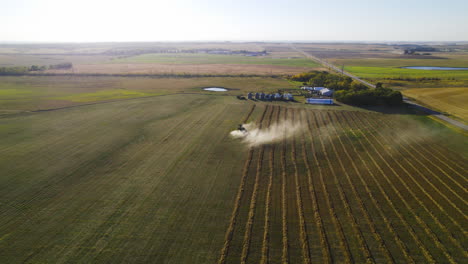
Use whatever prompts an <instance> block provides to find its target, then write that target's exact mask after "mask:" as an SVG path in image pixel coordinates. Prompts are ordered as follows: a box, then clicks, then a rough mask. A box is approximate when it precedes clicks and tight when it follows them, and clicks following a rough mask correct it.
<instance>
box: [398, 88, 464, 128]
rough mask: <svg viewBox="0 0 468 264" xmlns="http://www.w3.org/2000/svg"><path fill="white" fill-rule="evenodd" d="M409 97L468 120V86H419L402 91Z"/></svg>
mask: <svg viewBox="0 0 468 264" xmlns="http://www.w3.org/2000/svg"><path fill="white" fill-rule="evenodd" d="M402 92H403V94H404V95H405V96H407V97H411V98H414V99H416V100H418V101H419V102H421V103H423V104H426V105H430V106H432V107H434V108H435V109H437V110H439V111H441V112H445V113H448V114H450V115H453V116H455V117H457V118H459V119H461V120H465V121H466V120H468V105H467V104H466V102H468V87H458V88H452V87H449V88H417V89H406V90H403V91H402Z"/></svg>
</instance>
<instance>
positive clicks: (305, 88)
mask: <svg viewBox="0 0 468 264" xmlns="http://www.w3.org/2000/svg"><path fill="white" fill-rule="evenodd" d="M301 90H306V91H313V90H314V87H310V86H302V87H301Z"/></svg>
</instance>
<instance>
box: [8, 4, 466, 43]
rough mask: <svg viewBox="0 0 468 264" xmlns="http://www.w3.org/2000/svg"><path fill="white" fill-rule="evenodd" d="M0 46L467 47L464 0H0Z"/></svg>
mask: <svg viewBox="0 0 468 264" xmlns="http://www.w3.org/2000/svg"><path fill="white" fill-rule="evenodd" d="M0 41H2V42H9V41H19V42H21V41H28V42H29V41H33V42H109V41H124V42H129V41H130V42H131V41H468V0H444V1H440V0H437V1H436V0H406V1H400V0H335V1H331V0H79V1H76V0H73V1H70V0H0Z"/></svg>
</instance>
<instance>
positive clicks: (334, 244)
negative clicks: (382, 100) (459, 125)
mask: <svg viewBox="0 0 468 264" xmlns="http://www.w3.org/2000/svg"><path fill="white" fill-rule="evenodd" d="M281 119H288V120H293V122H296V123H301V124H303V125H304V126H305V127H304V130H303V131H302V132H301V133H300V134H299V135H296V137H293V138H291V139H285V140H283V141H282V142H280V143H277V144H269V145H264V146H260V147H257V148H253V149H250V150H249V155H248V158H247V160H246V163H245V165H244V169H243V172H242V184H241V186H240V187H239V192H238V198H237V200H236V201H237V202H236V204H235V207H234V208H235V210H234V212H233V215H232V217H231V221H230V225H229V232H228V233H227V234H226V238H225V242H224V247H223V250H222V253H221V257H220V258H219V261H218V263H239V262H241V263H259V262H260V263H311V262H313V261H314V260H315V261H319V262H323V263H332V262H336V263H431V262H434V263H435V262H441V263H445V262H447V263H462V262H463V260H464V259H466V257H467V255H466V251H465V250H464V248H466V246H467V244H466V243H467V240H466V233H465V227H466V224H467V221H466V215H465V211H466V209H467V202H466V197H467V196H466V186H467V179H466V177H467V176H468V174H467V166H466V164H467V163H466V160H465V159H464V158H463V157H462V156H453V155H454V153H453V152H451V151H450V150H448V149H447V148H446V147H444V146H442V145H441V144H440V143H437V142H436V140H435V139H434V138H430V137H429V138H424V140H422V139H421V138H419V137H418V136H417V134H416V133H415V134H407V135H401V134H400V133H398V132H399V130H398V127H402V126H403V124H404V123H403V122H402V120H400V119H399V118H394V117H388V116H386V115H383V114H375V113H374V114H372V113H365V112H354V111H310V110H304V109H297V108H285V107H267V108H265V110H264V112H263V113H262V115H261V116H260V119H259V120H258V122H259V123H260V124H262V125H263V126H264V127H268V125H269V124H272V123H275V122H278V121H280V120H281ZM406 125H408V124H405V126H406ZM407 129H409V128H408V127H407ZM455 155H456V154H455ZM417 157H424V158H423V159H419V158H417ZM455 157H457V158H455ZM436 182H437V183H436Z"/></svg>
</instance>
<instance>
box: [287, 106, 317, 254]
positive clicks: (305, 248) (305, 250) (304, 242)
mask: <svg viewBox="0 0 468 264" xmlns="http://www.w3.org/2000/svg"><path fill="white" fill-rule="evenodd" d="M295 112H296V111H295V110H294V109H293V110H292V118H291V122H293V124H294V122H295ZM291 161H292V164H293V168H294V182H295V186H296V203H297V214H298V218H299V234H300V239H301V248H302V257H303V263H312V262H311V258H310V252H309V240H308V237H307V230H306V225H305V219H304V208H303V206H304V205H303V203H302V196H301V186H300V185H299V172H298V168H297V160H296V137H293V139H292V147H291Z"/></svg>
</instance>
